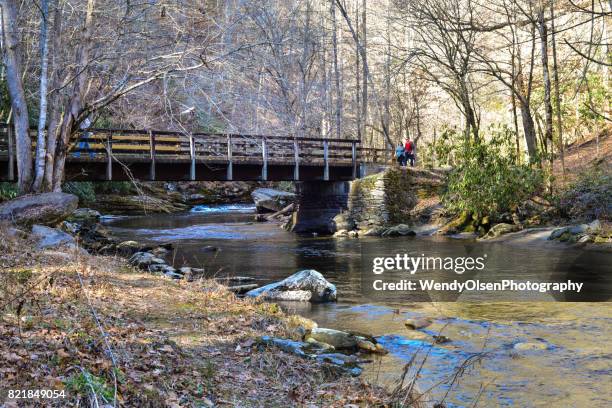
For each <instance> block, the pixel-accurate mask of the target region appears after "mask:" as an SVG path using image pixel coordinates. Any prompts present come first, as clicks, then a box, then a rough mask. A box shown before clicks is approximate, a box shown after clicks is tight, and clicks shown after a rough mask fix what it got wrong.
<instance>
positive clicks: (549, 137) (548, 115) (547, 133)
mask: <svg viewBox="0 0 612 408" xmlns="http://www.w3.org/2000/svg"><path fill="white" fill-rule="evenodd" d="M538 29H539V31H540V41H541V45H542V50H541V52H542V74H543V81H544V112H545V122H546V123H545V127H544V137H545V141H546V146H547V148H546V151H547V154H548V160H549V168H550V169H549V170H550V176H549V177H550V178H549V185H548V189H549V191H550V192H552V172H553V160H554V154H553V153H554V152H553V109H552V103H551V92H550V88H551V85H550V74H549V70H548V28H547V27H546V22H545V20H544V7H543V6H541V7H540V8H539V10H538Z"/></svg>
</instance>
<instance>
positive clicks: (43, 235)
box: [32, 225, 76, 249]
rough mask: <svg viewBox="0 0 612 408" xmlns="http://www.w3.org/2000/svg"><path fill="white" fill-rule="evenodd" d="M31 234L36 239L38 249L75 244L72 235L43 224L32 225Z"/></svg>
mask: <svg viewBox="0 0 612 408" xmlns="http://www.w3.org/2000/svg"><path fill="white" fill-rule="evenodd" d="M32 235H33V236H34V237H36V238H37V239H38V243H37V244H36V246H37V247H38V249H46V248H55V247H58V246H61V245H68V246H75V245H76V244H75V241H74V238H73V237H72V235H68V234H66V233H65V232H64V231H60V230H58V229H55V228H49V227H45V226H43V225H34V226H33V227H32Z"/></svg>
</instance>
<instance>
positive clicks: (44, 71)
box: [32, 0, 49, 192]
mask: <svg viewBox="0 0 612 408" xmlns="http://www.w3.org/2000/svg"><path fill="white" fill-rule="evenodd" d="M40 12H41V18H40V86H39V92H40V97H39V113H38V133H37V138H36V159H35V165H34V174H35V176H34V185H33V187H32V189H33V190H34V191H35V192H41V187H42V184H43V179H44V176H45V159H46V157H47V140H46V137H45V128H46V125H47V89H48V70H49V43H48V41H47V37H48V35H47V31H48V29H47V27H48V24H49V0H41V2H40Z"/></svg>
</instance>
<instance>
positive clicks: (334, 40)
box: [330, 0, 342, 139]
mask: <svg viewBox="0 0 612 408" xmlns="http://www.w3.org/2000/svg"><path fill="white" fill-rule="evenodd" d="M330 7H331V17H332V47H333V59H334V87H335V90H336V108H335V111H334V117H335V119H336V138H337V139H340V138H342V89H341V87H340V68H339V66H338V22H337V19H336V2H335V1H334V0H332V1H331V6H330Z"/></svg>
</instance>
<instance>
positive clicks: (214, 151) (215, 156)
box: [0, 124, 389, 181]
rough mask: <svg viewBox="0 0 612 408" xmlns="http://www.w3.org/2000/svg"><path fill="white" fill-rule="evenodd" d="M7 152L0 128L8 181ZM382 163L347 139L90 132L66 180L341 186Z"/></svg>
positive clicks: (1, 175)
mask: <svg viewBox="0 0 612 408" xmlns="http://www.w3.org/2000/svg"><path fill="white" fill-rule="evenodd" d="M33 140H35V137H33ZM34 147H35V146H33V148H34ZM14 150H15V149H14V141H13V137H12V130H11V128H10V127H8V126H7V125H2V124H0V180H15V177H16V169H15V154H14ZM388 158H389V152H388V151H387V150H385V149H363V148H360V147H359V141H358V140H348V139H342V140H337V139H320V138H292V137H287V136H261V135H237V134H208V133H206V134H205V133H193V134H183V133H178V132H167V131H152V130H124V129H90V130H87V131H84V132H83V133H81V135H80V138H79V139H78V140H75V141H74V142H73V144H72V145H71V148H70V150H69V153H68V156H67V159H66V179H67V180H79V181H100V180H128V179H130V178H132V177H133V178H136V179H140V180H167V181H170V180H174V181H176V180H275V181H280V180H301V181H306V180H323V181H326V180H330V181H334V180H336V181H340V180H351V179H354V178H357V177H358V176H359V167H360V164H361V163H363V162H380V161H385V160H388Z"/></svg>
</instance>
